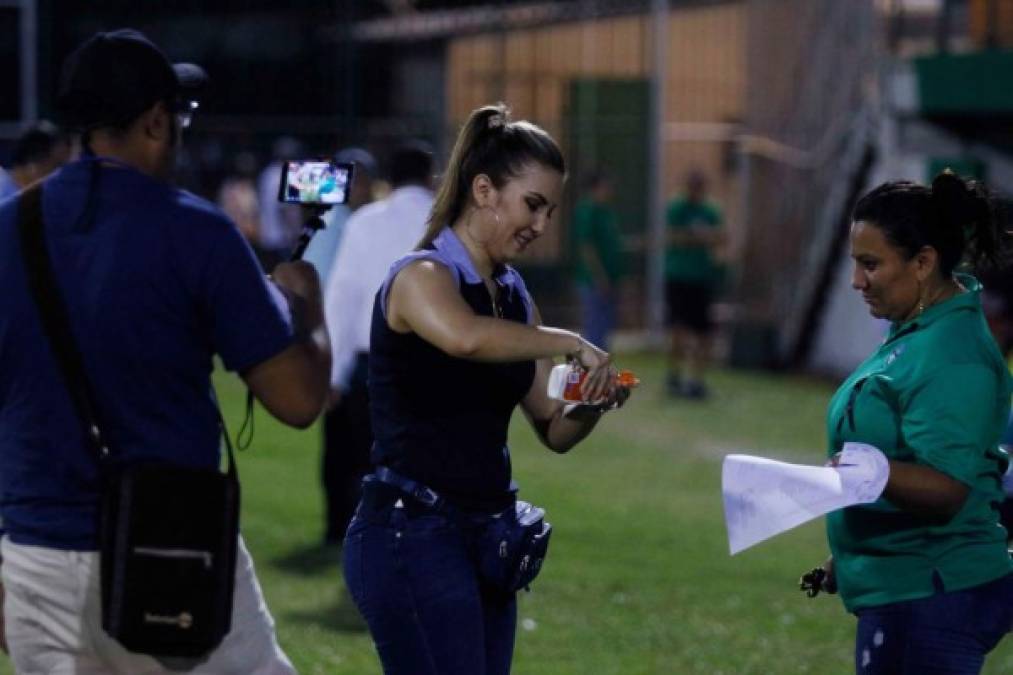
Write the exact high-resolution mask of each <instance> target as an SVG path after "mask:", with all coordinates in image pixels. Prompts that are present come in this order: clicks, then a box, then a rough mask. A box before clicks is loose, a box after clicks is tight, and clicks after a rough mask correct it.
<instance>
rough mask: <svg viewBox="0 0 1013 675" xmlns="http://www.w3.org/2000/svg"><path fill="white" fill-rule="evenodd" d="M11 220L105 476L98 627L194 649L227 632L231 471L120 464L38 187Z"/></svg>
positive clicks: (234, 503)
mask: <svg viewBox="0 0 1013 675" xmlns="http://www.w3.org/2000/svg"><path fill="white" fill-rule="evenodd" d="M18 208H19V212H18V228H19V235H20V239H21V248H22V252H23V255H24V261H25V268H26V272H27V276H28V286H29V289H30V290H31V293H32V297H33V299H34V300H35V304H36V306H37V307H38V310H39V317H40V319H41V321H42V326H43V330H44V332H45V334H46V335H47V337H48V339H49V342H50V347H51V349H52V350H53V355H54V356H55V358H56V361H57V363H58V365H59V368H60V370H61V372H62V374H63V377H64V380H65V383H66V385H67V388H68V390H69V391H70V394H71V398H72V399H73V402H74V407H75V408H76V410H77V413H78V416H79V418H80V419H81V421H82V422H83V423H84V425H85V431H86V438H87V442H88V444H89V447H90V448H91V449H92V450H93V451H94V453H95V455H96V458H97V460H98V462H99V466H100V467H101V469H102V475H103V490H102V508H101V522H100V523H99V539H100V545H101V553H100V556H101V557H100V565H101V575H102V627H103V628H104V629H105V631H106V632H107V633H109V635H111V636H112V637H113V638H115V639H116V640H117V641H119V642H120V643H121V644H122V645H123V646H124V647H126V648H127V649H129V650H131V651H134V652H141V653H144V654H150V655H152V656H163V657H200V656H203V655H204V654H206V653H207V652H209V651H211V650H212V649H214V648H215V647H216V646H217V645H218V644H219V643H220V642H221V641H222V638H224V637H225V635H226V633H228V632H229V628H230V626H231V622H232V591H233V585H234V583H235V568H236V546H237V542H238V537H239V477H238V474H237V471H236V462H235V458H234V457H233V453H232V445H231V443H230V442H229V436H228V432H227V431H226V429H225V422H224V420H222V419H221V412H220V411H219V413H218V416H219V421H220V424H221V429H222V436H223V438H224V439H225V447H226V448H227V450H228V471H227V472H226V473H222V472H221V471H219V470H218V469H196V468H188V467H182V466H176V465H173V464H169V463H147V464H139V465H125V466H124V465H121V464H120V463H119V462H117V461H116V459H117V458H116V453H115V452H112V453H111V452H110V449H109V447H108V446H107V445H106V441H105V440H104V438H103V434H102V430H101V425H100V424H99V421H98V417H97V415H96V409H95V406H94V400H95V397H94V395H93V393H92V390H91V387H90V386H89V383H88V379H87V377H86V373H85V370H84V363H83V361H82V358H81V353H80V352H79V351H78V349H77V347H76V344H75V342H74V339H73V334H72V333H71V328H70V321H69V319H68V315H67V308H66V305H65V304H64V302H63V298H62V297H61V296H60V292H59V288H58V287H57V285H56V280H55V277H54V276H53V272H52V264H51V261H50V258H49V252H48V249H47V246H46V232H45V227H44V224H43V219H42V187H41V186H37V187H34V188H31V189H29V190H27V191H25V192H24V193H22V195H21V197H20V201H19V206H18Z"/></svg>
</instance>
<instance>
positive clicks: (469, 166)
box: [415, 103, 566, 250]
mask: <svg viewBox="0 0 1013 675" xmlns="http://www.w3.org/2000/svg"><path fill="white" fill-rule="evenodd" d="M532 162H536V163H538V164H541V165H543V166H545V167H548V168H550V169H554V170H556V171H558V172H559V173H560V174H564V175H565V174H566V163H565V162H564V161H563V153H562V152H560V150H559V146H558V145H556V141H554V140H553V139H552V136H549V134H548V133H547V132H546V131H545V130H544V129H542V128H541V127H539V126H536V125H534V124H532V123H531V122H527V121H524V120H521V121H517V122H513V121H511V120H510V109H509V108H507V107H506V104H504V103H497V104H496V105H487V106H483V107H481V108H478V109H477V110H474V111H473V112H472V113H471V115H470V116H469V117H468V121H467V122H465V123H464V126H463V127H462V128H461V131H460V133H459V134H458V135H457V141H456V142H455V143H454V149H453V151H452V152H451V153H450V160H449V161H448V162H447V171H446V173H445V174H444V175H443V180H442V181H441V182H440V187H439V189H438V190H437V192H436V198H435V199H434V200H433V207H432V210H431V211H430V212H429V219H428V220H427V221H426V233H425V234H424V235H423V237H422V240H421V241H419V243H418V244H417V245H416V247H415V248H416V250H418V249H422V248H426V247H428V246H429V245H430V244H432V242H433V240H434V239H436V236H437V235H438V234H439V233H440V231H441V230H442V229H443V228H444V227H445V226H447V225H451V224H452V223H453V222H454V221H455V220H457V219H458V218H459V217H460V215H461V214H462V213H463V212H464V209H465V207H466V206H467V203H468V198H469V195H470V194H471V184H472V181H474V180H475V176H478V175H479V174H485V175H487V176H488V177H489V180H491V181H492V184H493V185H495V186H496V188H502V187H503V185H504V184H505V183H506V182H507V181H508V180H509V179H511V178H514V177H515V176H517V175H519V174H520V172H521V171H522V170H523V169H524V167H525V166H527V165H529V164H531V163H532Z"/></svg>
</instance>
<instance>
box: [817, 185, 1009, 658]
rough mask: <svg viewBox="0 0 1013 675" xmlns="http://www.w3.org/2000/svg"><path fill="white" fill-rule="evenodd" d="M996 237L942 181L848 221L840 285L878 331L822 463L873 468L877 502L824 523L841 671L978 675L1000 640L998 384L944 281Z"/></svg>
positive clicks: (830, 425) (971, 283)
mask: <svg viewBox="0 0 1013 675" xmlns="http://www.w3.org/2000/svg"><path fill="white" fill-rule="evenodd" d="M1004 237H1005V233H1004V232H1003V231H1002V230H1001V229H1000V228H999V226H998V222H997V220H996V218H995V216H994V213H993V210H992V208H991V204H990V201H989V199H988V197H987V195H986V194H985V193H984V191H983V189H982V188H981V187H980V186H978V185H977V184H974V183H965V182H964V181H963V180H961V179H960V178H958V177H957V176H955V175H953V174H952V173H949V172H945V173H943V174H940V175H939V176H938V177H937V178H936V179H935V180H934V181H933V183H932V186H931V188H930V187H926V186H922V185H917V184H914V183H908V182H892V183H886V184H884V185H881V186H879V187H878V188H876V189H875V190H873V191H872V192H870V193H869V194H867V195H866V196H865V197H863V198H862V199H861V200H859V202H858V204H857V205H856V207H855V210H854V215H853V224H852V227H851V257H852V258H853V259H854V272H853V275H852V286H853V287H854V288H855V290H857V291H859V292H861V294H862V298H863V299H864V300H865V302H866V303H867V304H868V305H869V310H870V312H871V313H872V315H873V316H875V317H879V318H884V319H887V320H889V321H890V322H891V328H890V331H889V334H888V335H887V337H886V339H885V341H884V342H883V344H882V345H881V346H880V347H879V348H878V349H877V350H876V351H875V352H874V353H873V354H872V355H871V356H869V358H868V359H866V360H865V362H864V363H862V364H861V365H860V366H859V367H858V369H857V370H856V371H855V372H854V373H852V374H851V376H850V377H848V378H847V380H845V382H844V384H843V385H841V387H840V389H838V390H837V393H836V394H834V396H833V398H832V399H831V402H830V406H829V411H828V415H827V433H828V437H829V452H830V454H831V455H832V459H831V463H832V464H833V463H835V462H836V461H840V460H839V459H835V458H838V457H839V455H838V454H837V453H839V452H840V451H841V449H842V448H843V447H844V444H845V443H851V442H858V443H864V444H868V445H871V446H874V447H875V448H878V450H879V451H881V452H882V453H883V455H884V456H885V458H886V459H887V460H888V465H889V478H888V480H887V482H886V487H885V489H884V490H883V492H882V494H881V495H880V497H879V499H878V500H877V501H875V502H873V503H870V504H863V505H858V506H853V507H850V508H846V509H842V510H839V511H835V512H832V513H831V514H830V515H829V516H828V517H827V538H828V540H829V543H830V550H831V553H832V556H831V558H830V560H828V561H827V563H826V564H825V565H824V567H823V570H824V571H825V578H824V579H823V582H822V588H823V590H828V591H831V592H833V591H834V590H837V591H839V592H840V595H841V598H842V600H843V601H844V606H845V608H846V609H847V610H848V611H849V612H852V613H854V614H856V615H857V617H858V627H857V636H856V643H855V669H856V672H860V673H874V674H885V673H912V674H913V673H941V674H957V673H960V674H963V673H978V672H980V670H981V668H982V666H983V664H984V660H985V655H986V654H987V653H988V652H989V651H991V649H993V648H994V647H995V645H996V644H998V642H999V640H1000V639H1002V637H1003V635H1005V634H1006V633H1007V632H1008V631H1009V630H1010V629H1011V627H1013V562H1011V560H1010V555H1009V552H1008V551H1007V550H1006V532H1005V530H1004V529H1003V528H1002V527H1001V526H1000V524H999V515H998V506H999V504H1000V503H1001V502H1002V499H1003V491H1002V486H1001V477H1002V475H1003V473H1004V471H1005V469H1006V467H1007V464H1008V457H1007V456H1006V453H1005V452H1004V451H1002V450H1001V449H1000V448H999V439H1000V436H1001V434H1002V432H1003V429H1004V427H1005V425H1006V418H1007V416H1008V414H1009V405H1010V391H1011V382H1010V376H1009V372H1008V370H1007V368H1006V364H1005V363H1004V361H1003V359H1002V357H1001V356H1000V355H999V350H998V348H997V347H996V344H995V341H994V340H993V339H992V337H991V335H990V334H989V331H988V327H987V325H986V322H985V317H984V315H983V313H982V309H981V298H980V296H981V285H980V284H979V283H978V281H977V280H976V279H975V278H974V277H972V276H970V275H966V274H958V273H955V271H954V270H955V269H956V268H957V267H958V265H960V264H961V262H962V261H963V260H965V259H966V261H967V262H968V263H969V264H978V263H982V262H986V261H989V260H992V261H995V260H998V256H999V253H1000V252H1001V250H1002V248H1003V245H1004ZM820 576H823V575H822V574H821V575H820ZM808 581H810V582H812V581H814V580H813V579H809V580H808ZM812 585H813V586H815V584H812ZM809 590H810V594H811V595H812V594H815V592H817V591H818V590H819V589H818V588H816V587H813V588H810V589H809Z"/></svg>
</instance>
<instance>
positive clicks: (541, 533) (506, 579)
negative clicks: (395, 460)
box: [365, 466, 552, 593]
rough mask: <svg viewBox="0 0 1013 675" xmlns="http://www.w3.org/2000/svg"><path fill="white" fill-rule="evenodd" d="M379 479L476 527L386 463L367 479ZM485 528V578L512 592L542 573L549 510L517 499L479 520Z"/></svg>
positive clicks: (481, 539)
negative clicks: (507, 507)
mask: <svg viewBox="0 0 1013 675" xmlns="http://www.w3.org/2000/svg"><path fill="white" fill-rule="evenodd" d="M373 480H376V481H379V482H381V483H386V484H388V485H392V486H394V487H396V488H398V489H399V490H401V491H402V492H404V493H406V494H407V495H408V496H409V497H411V498H412V499H415V500H416V501H418V502H421V503H422V504H424V505H426V506H428V507H429V508H430V509H432V510H434V511H437V512H441V513H444V514H446V515H447V516H448V517H450V518H451V519H452V520H455V521H457V522H459V523H461V524H462V525H463V526H464V527H465V528H468V529H473V528H474V527H475V526H476V519H475V518H474V517H472V516H465V515H464V514H462V513H461V512H460V511H459V510H458V509H457V508H456V507H454V505H452V504H451V503H450V502H448V501H447V500H446V499H444V498H443V497H441V496H440V495H439V494H438V493H437V492H436V491H435V490H432V489H431V488H429V487H426V486H425V485H423V484H421V483H419V482H417V481H415V480H412V479H411V478H407V477H405V476H402V475H400V474H398V473H397V472H395V471H393V470H391V469H388V468H387V467H385V466H378V467H377V468H376V470H375V471H374V472H373V473H372V474H371V475H369V476H366V478H365V481H366V482H369V481H373ZM477 524H478V525H479V527H480V528H481V532H480V534H479V536H478V539H477V541H478V545H477V557H478V570H479V575H480V576H481V578H482V580H483V581H485V582H487V583H488V584H490V585H491V586H493V587H495V588H498V589H500V590H503V591H506V592H508V593H514V592H516V591H519V590H521V589H522V588H523V589H526V590H530V589H529V586H530V584H531V582H532V581H534V579H535V577H537V576H538V573H539V572H541V570H542V564H543V563H544V562H545V557H546V556H547V555H548V551H549V538H550V536H551V535H552V525H551V524H550V523H548V522H546V520H545V510H544V509H541V508H538V507H537V506H532V505H531V504H529V503H528V502H523V501H517V502H516V503H515V504H514V506H513V507H511V508H509V509H507V510H505V511H503V512H501V513H497V514H495V515H492V516H488V517H485V518H482V519H481V520H479V521H477Z"/></svg>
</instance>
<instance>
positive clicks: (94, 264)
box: [0, 158, 292, 550]
mask: <svg viewBox="0 0 1013 675" xmlns="http://www.w3.org/2000/svg"><path fill="white" fill-rule="evenodd" d="M98 161H99V160H95V159H93V158H86V159H83V160H81V161H78V162H75V163H72V164H70V165H67V166H66V167H64V168H63V169H62V170H60V171H59V172H57V173H56V174H54V175H53V176H52V177H51V178H49V179H47V180H46V182H45V183H44V191H43V218H44V221H45V227H46V235H47V242H48V246H49V251H50V256H51V259H52V263H53V269H54V273H55V275H56V278H57V285H58V286H59V289H60V292H61V294H62V296H63V298H64V301H65V304H66V305H67V310H68V314H69V317H70V323H71V329H72V331H73V333H74V339H75V341H76V343H77V345H78V348H79V350H80V351H81V352H82V355H83V360H84V366H85V369H86V371H87V376H88V378H89V381H90V384H91V386H92V389H93V391H94V396H95V399H96V407H97V409H98V410H97V412H98V415H99V418H100V422H101V424H102V425H103V427H104V432H105V436H106V440H107V443H108V445H109V446H110V448H111V450H112V452H113V453H114V454H115V455H116V457H117V458H118V461H123V462H135V461H139V460H161V461H169V462H173V463H178V464H183V465H189V466H197V467H211V466H217V465H218V462H219V460H220V455H219V428H218V416H217V412H216V410H215V404H214V399H213V394H212V391H211V384H210V376H211V372H212V370H213V360H212V359H213V356H214V355H215V354H218V355H220V357H221V359H222V361H223V363H224V364H225V367H226V368H228V369H230V370H234V371H239V372H242V371H244V370H246V369H248V368H250V367H252V366H254V365H256V364H258V363H260V362H262V361H264V360H266V359H268V358H270V357H272V356H274V355H276V354H278V353H279V352H281V351H282V350H284V349H285V348H286V347H287V346H289V345H290V344H291V342H292V329H291V325H290V320H289V315H288V310H287V306H286V303H285V301H284V298H283V297H282V296H281V294H280V293H279V292H278V291H277V289H275V288H274V287H273V286H272V285H271V284H270V283H269V282H268V281H267V280H266V279H265V277H264V275H263V273H262V271H261V269H260V267H259V265H258V264H257V262H256V259H255V258H254V256H253V253H252V251H251V250H250V247H249V246H248V245H247V244H246V242H245V241H244V240H243V239H242V236H241V235H240V234H239V232H238V230H237V229H236V227H235V226H234V225H233V224H232V223H231V222H230V221H229V220H228V218H227V217H226V216H224V215H223V214H222V213H221V212H220V211H219V210H218V209H217V208H215V207H214V206H212V205H211V204H210V203H208V202H206V201H204V200H203V199H200V198H198V197H196V196H194V195H192V194H190V193H188V192H185V191H183V190H179V189H176V188H173V187H171V186H170V185H168V184H166V183H163V182H160V181H157V180H155V179H153V178H151V177H149V176H146V175H144V174H142V173H140V172H138V171H135V170H133V169H131V168H128V167H126V166H124V165H120V164H117V163H113V162H106V161H102V163H101V164H98ZM96 166H98V167H99V168H98V169H97V170H96ZM92 186H94V188H95V189H94V191H92ZM89 194H92V195H93V197H92V200H93V201H92V203H91V205H90V206H89V198H88V197H89ZM17 212H18V200H10V201H7V202H4V203H3V204H2V205H0V286H2V288H3V289H4V292H3V293H2V294H0V494H2V498H0V513H2V516H3V520H4V525H5V527H6V529H7V534H8V536H10V538H11V539H12V541H15V542H17V543H23V544H31V545H40V546H49V547H54V548H62V549H72V550H92V549H94V548H95V547H96V531H95V522H96V513H97V508H98V501H99V467H98V462H97V459H96V458H95V456H94V455H93V453H92V451H91V450H90V449H89V448H88V447H87V446H86V445H85V442H84V435H83V430H82V424H81V422H80V420H79V419H78V418H77V416H76V413H75V409H74V407H73V404H72V403H71V399H70V396H69V394H68V392H67V389H66V386H65V385H64V382H63V379H62V377H61V374H60V372H59V370H58V368H57V365H56V362H55V360H54V358H53V356H52V352H51V349H50V344H49V342H48V340H47V338H46V337H45V336H44V334H43V332H42V326H41V323H40V320H39V317H38V312H37V309H36V307H35V304H34V301H33V300H32V297H31V295H30V293H29V291H28V288H27V284H26V280H25V268H24V265H23V261H22V257H21V247H20V243H19V240H18V234H17Z"/></svg>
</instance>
